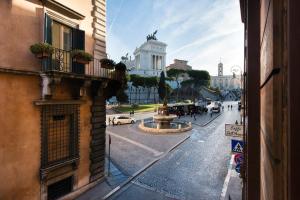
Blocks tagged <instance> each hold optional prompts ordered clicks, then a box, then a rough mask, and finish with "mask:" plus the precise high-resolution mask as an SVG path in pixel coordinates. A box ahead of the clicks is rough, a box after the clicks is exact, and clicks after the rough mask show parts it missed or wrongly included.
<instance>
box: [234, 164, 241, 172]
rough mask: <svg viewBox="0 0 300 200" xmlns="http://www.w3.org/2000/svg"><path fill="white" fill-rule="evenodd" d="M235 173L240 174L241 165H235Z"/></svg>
mask: <svg viewBox="0 0 300 200" xmlns="http://www.w3.org/2000/svg"><path fill="white" fill-rule="evenodd" d="M235 171H236V172H237V173H241V164H237V165H236V166H235Z"/></svg>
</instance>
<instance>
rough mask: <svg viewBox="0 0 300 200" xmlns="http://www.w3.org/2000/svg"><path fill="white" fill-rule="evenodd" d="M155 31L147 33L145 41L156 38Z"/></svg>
mask: <svg viewBox="0 0 300 200" xmlns="http://www.w3.org/2000/svg"><path fill="white" fill-rule="evenodd" d="M156 33H157V30H156V31H154V32H153V33H152V34H149V35H147V41H149V40H157V38H156V36H155V35H156Z"/></svg>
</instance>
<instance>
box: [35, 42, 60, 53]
mask: <svg viewBox="0 0 300 200" xmlns="http://www.w3.org/2000/svg"><path fill="white" fill-rule="evenodd" d="M29 49H30V51H31V53H33V54H39V53H47V54H52V53H53V51H54V48H53V47H52V45H51V44H48V43H41V42H40V43H36V44H33V45H31V46H30V48H29Z"/></svg>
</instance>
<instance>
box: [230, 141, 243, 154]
mask: <svg viewBox="0 0 300 200" xmlns="http://www.w3.org/2000/svg"><path fill="white" fill-rule="evenodd" d="M243 149H244V142H243V141H240V140H231V151H232V152H233V153H243Z"/></svg>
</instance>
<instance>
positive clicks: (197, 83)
mask: <svg viewBox="0 0 300 200" xmlns="http://www.w3.org/2000/svg"><path fill="white" fill-rule="evenodd" d="M187 73H188V75H189V77H190V78H191V85H192V87H193V90H192V92H193V91H194V90H196V91H197V92H198V90H199V88H200V87H201V86H205V87H207V86H209V80H210V75H209V73H208V72H207V71H205V70H189V71H187ZM192 98H193V101H194V102H195V96H194V94H192Z"/></svg>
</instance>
